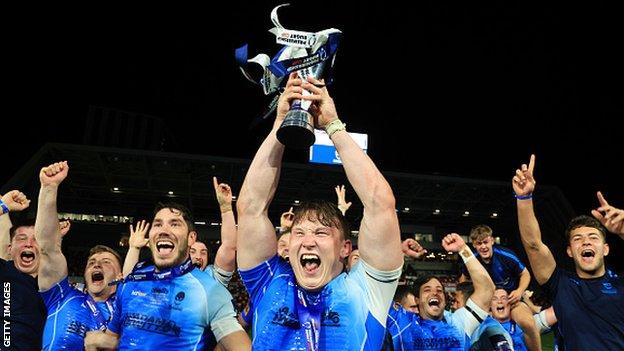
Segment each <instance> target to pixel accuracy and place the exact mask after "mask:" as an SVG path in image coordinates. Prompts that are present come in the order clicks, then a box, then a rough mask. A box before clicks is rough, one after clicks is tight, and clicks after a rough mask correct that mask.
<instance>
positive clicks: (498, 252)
mask: <svg viewBox="0 0 624 351" xmlns="http://www.w3.org/2000/svg"><path fill="white" fill-rule="evenodd" d="M473 253H474V255H475V257H476V258H477V259H478V260H479V262H480V263H481V264H482V265H483V267H485V270H487V272H488V274H489V275H490V278H492V281H493V282H494V285H496V286H500V287H502V288H503V289H505V290H506V291H507V292H511V291H512V290H515V289H517V288H518V283H519V282H520V274H521V273H522V271H524V268H525V265H524V264H523V263H522V261H520V259H519V258H518V256H516V254H515V253H514V252H513V251H511V250H509V249H507V248H504V247H502V246H499V245H494V247H493V248H492V260H490V263H485V262H483V259H482V258H481V256H480V255H479V253H478V252H477V251H476V250H473ZM461 272H462V273H463V274H464V275H465V276H466V277H468V278H470V274H469V273H468V269H467V268H466V265H465V264H463V265H462V266H461Z"/></svg>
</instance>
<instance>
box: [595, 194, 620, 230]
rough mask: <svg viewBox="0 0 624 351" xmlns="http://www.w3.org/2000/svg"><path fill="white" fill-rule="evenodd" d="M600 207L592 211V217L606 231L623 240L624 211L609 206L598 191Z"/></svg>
mask: <svg viewBox="0 0 624 351" xmlns="http://www.w3.org/2000/svg"><path fill="white" fill-rule="evenodd" d="M596 196H598V202H599V203H600V207H598V208H597V209H595V210H592V211H591V212H592V215H594V217H596V219H597V220H599V221H600V223H602V225H603V226H605V228H607V230H608V231H610V232H611V233H613V234H616V235H617V236H619V237H620V239H622V240H624V210H622V209H619V208H617V207H613V206H611V205H609V203H608V202H607V200H606V199H605V198H604V196H602V193H601V192H600V191H599V192H598V193H596Z"/></svg>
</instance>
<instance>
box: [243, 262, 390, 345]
mask: <svg viewBox="0 0 624 351" xmlns="http://www.w3.org/2000/svg"><path fill="white" fill-rule="evenodd" d="M400 274H401V269H400V268H399V269H397V270H394V271H391V272H382V271H378V270H376V269H374V268H373V267H371V266H369V265H368V264H367V263H366V262H364V261H363V260H361V259H360V261H359V262H358V264H357V265H355V266H354V267H353V269H352V270H351V272H350V273H349V274H346V273H341V274H340V275H338V276H337V277H335V278H334V279H333V280H332V281H330V282H329V283H328V284H327V285H326V286H325V287H323V289H322V290H321V291H320V293H319V296H320V298H321V301H322V302H321V304H322V305H321V308H322V314H321V316H320V323H321V326H320V333H319V345H318V346H319V350H368V351H379V349H380V348H381V345H382V342H383V338H384V334H385V325H386V317H387V314H388V307H389V306H390V302H391V300H392V296H393V295H394V291H395V290H396V286H397V283H398V279H399V277H400ZM240 275H241V278H242V280H243V283H244V284H245V286H246V288H247V291H248V292H249V295H250V300H251V307H252V309H253V310H252V313H253V315H254V321H253V329H252V330H253V340H252V344H253V349H254V350H302V351H304V350H307V346H306V342H307V341H306V334H305V328H303V327H302V326H301V323H300V322H299V317H298V315H299V312H300V311H298V310H297V308H298V307H297V302H296V300H295V299H296V298H297V290H298V288H297V286H296V279H295V276H294V273H293V271H292V268H291V266H290V264H289V263H288V262H285V261H284V260H282V259H281V258H279V257H278V256H274V257H273V258H271V259H270V260H268V261H264V262H262V263H261V264H260V265H258V266H257V267H255V268H252V269H250V270H245V271H243V270H241V271H240Z"/></svg>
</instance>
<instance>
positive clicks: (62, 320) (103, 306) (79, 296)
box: [40, 277, 115, 351]
mask: <svg viewBox="0 0 624 351" xmlns="http://www.w3.org/2000/svg"><path fill="white" fill-rule="evenodd" d="M40 294H41V297H42V298H43V301H44V302H45V305H46V307H47V308H48V318H47V320H46V324H45V328H44V330H43V350H46V351H48V350H50V351H53V350H82V349H83V348H84V337H85V334H86V333H87V332H88V331H92V330H98V320H97V319H96V318H94V316H93V313H92V312H91V309H90V308H89V306H88V304H87V300H88V299H89V296H88V294H85V293H83V292H82V291H78V290H76V289H74V288H72V287H71V286H70V285H69V280H68V278H67V277H65V278H63V279H62V280H61V281H60V282H58V283H56V284H54V285H53V286H52V287H50V289H48V290H46V291H41V292H40ZM114 306H115V295H113V296H112V297H111V298H109V301H108V304H107V303H106V302H96V303H95V307H96V308H97V310H98V311H99V313H100V315H101V316H102V317H101V318H102V320H103V321H104V322H108V321H109V320H110V318H111V312H113V311H114ZM111 309H112V310H113V311H111Z"/></svg>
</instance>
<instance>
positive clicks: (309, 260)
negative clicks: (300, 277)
mask: <svg viewBox="0 0 624 351" xmlns="http://www.w3.org/2000/svg"><path fill="white" fill-rule="evenodd" d="M299 262H300V263H301V267H303V269H304V270H305V271H306V272H307V273H313V272H314V271H316V270H317V269H318V268H319V267H320V266H321V259H320V258H319V257H318V255H315V254H303V255H301V257H300V258H299Z"/></svg>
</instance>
